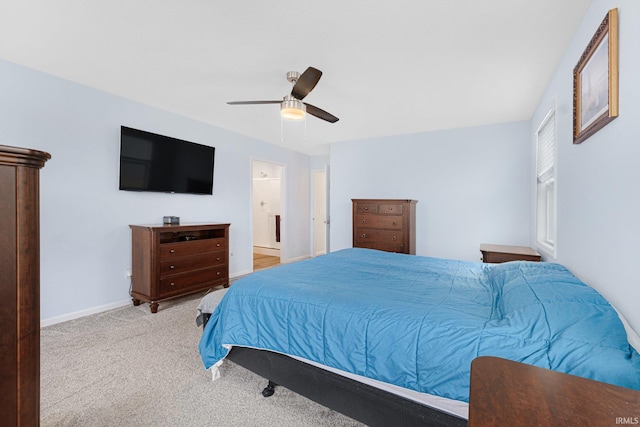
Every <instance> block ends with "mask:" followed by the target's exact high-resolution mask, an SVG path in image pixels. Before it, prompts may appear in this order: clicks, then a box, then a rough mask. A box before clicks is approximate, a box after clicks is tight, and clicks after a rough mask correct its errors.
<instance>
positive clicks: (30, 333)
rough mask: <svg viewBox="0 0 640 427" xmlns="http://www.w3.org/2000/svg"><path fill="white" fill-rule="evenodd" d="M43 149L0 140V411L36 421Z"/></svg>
mask: <svg viewBox="0 0 640 427" xmlns="http://www.w3.org/2000/svg"><path fill="white" fill-rule="evenodd" d="M50 158H51V155H49V153H45V152H43V151H37V150H31V149H27V148H18V147H8V146H4V145H0V325H1V326H0V344H1V345H0V348H1V349H2V353H1V354H2V360H1V362H0V414H2V421H3V423H2V424H3V425H6V426H37V425H39V423H40V213H39V205H40V203H39V194H40V190H39V188H40V184H39V179H40V178H39V175H40V168H42V167H43V166H44V163H45V162H46V161H47V160H49V159H50Z"/></svg>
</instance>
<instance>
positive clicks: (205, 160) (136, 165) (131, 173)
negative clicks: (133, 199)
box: [120, 126, 215, 194]
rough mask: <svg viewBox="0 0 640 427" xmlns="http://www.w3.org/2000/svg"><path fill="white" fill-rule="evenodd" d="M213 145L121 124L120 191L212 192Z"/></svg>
mask: <svg viewBox="0 0 640 427" xmlns="http://www.w3.org/2000/svg"><path fill="white" fill-rule="evenodd" d="M214 158H215V148H214V147H209V146H207V145H202V144H196V143H193V142H188V141H183V140H181V139H176V138H171V137H168V136H163V135H158V134H155V133H150V132H145V131H142V130H137V129H132V128H129V127H126V126H122V127H121V132H120V190H129V191H155V192H161V193H189V194H213V165H214Z"/></svg>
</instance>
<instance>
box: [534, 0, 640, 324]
mask: <svg viewBox="0 0 640 427" xmlns="http://www.w3.org/2000/svg"><path fill="white" fill-rule="evenodd" d="M613 7H618V11H619V18H620V19H619V21H620V31H619V39H620V50H619V55H620V63H619V66H620V70H619V71H620V72H619V78H620V84H619V87H620V92H619V94H620V104H619V105H620V116H619V117H618V118H617V119H615V120H614V121H612V122H611V123H609V124H608V125H607V126H606V127H605V128H603V129H602V130H600V131H599V132H597V133H596V134H595V135H593V136H591V137H590V138H589V139H587V140H586V141H584V142H583V143H582V144H579V145H573V143H572V141H573V139H572V129H573V116H572V114H573V68H574V67H575V65H576V64H577V63H578V60H579V59H580V56H581V55H582V52H583V51H584V49H585V48H586V47H587V45H588V43H589V41H590V40H591V37H592V36H593V34H594V33H595V31H596V30H597V28H598V26H599V25H600V22H602V19H603V18H604V17H605V15H606V14H607V11H608V10H609V9H611V8H613ZM639 43H640V2H638V1H637V0H620V1H617V2H610V1H606V0H594V1H593V3H592V5H591V7H590V8H589V10H588V11H587V14H586V15H585V18H584V20H583V21H582V24H581V25H580V27H579V29H578V31H577V32H576V35H575V36H574V38H573V40H572V42H571V44H570V45H569V48H568V49H567V51H566V53H565V55H564V57H563V60H562V62H561V64H560V66H559V67H558V69H557V71H556V73H555V76H554V77H553V79H552V81H551V83H550V84H549V86H548V88H547V90H546V93H545V95H544V97H543V98H542V100H541V102H540V104H539V106H538V108H537V110H536V112H535V114H534V115H533V118H532V120H531V130H530V134H531V135H533V134H534V133H535V130H536V129H537V127H538V126H539V124H540V123H541V121H542V119H543V118H544V116H545V115H546V114H547V112H548V111H549V109H550V108H556V123H557V128H558V176H557V191H558V195H557V197H558V200H557V215H558V235H557V261H558V262H560V263H561V264H564V265H565V266H567V267H568V268H569V269H570V270H571V271H572V272H573V273H574V274H576V275H577V276H578V277H580V278H581V279H582V280H583V281H585V282H586V283H588V284H589V285H591V286H593V287H594V288H596V289H597V290H598V291H599V292H600V293H602V294H603V295H604V296H605V297H606V298H607V299H608V300H609V301H610V302H612V303H613V304H614V305H615V306H616V308H618V309H619V310H620V311H621V312H622V313H623V314H624V315H625V317H627V319H628V320H629V321H630V323H631V324H632V326H633V327H634V329H635V331H640V276H639V275H638V266H639V265H640V245H639V244H638V239H639V238H640V220H639V215H640V189H639V186H640V79H639V78H638V76H640V50H638V47H639ZM531 150H532V152H533V150H535V140H534V139H533V136H532V140H531ZM533 226H534V224H533V222H532V225H531V230H532V236H534V234H533ZM531 242H532V244H533V243H534V239H533V238H532V241H531Z"/></svg>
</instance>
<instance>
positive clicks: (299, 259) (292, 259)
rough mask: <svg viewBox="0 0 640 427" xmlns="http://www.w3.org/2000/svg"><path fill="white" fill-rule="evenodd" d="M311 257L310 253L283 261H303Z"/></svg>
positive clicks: (285, 262) (284, 262)
mask: <svg viewBox="0 0 640 427" xmlns="http://www.w3.org/2000/svg"><path fill="white" fill-rule="evenodd" d="M309 258H311V257H310V256H309V255H304V256H299V257H297V258H290V259H288V260H285V261H283V262H282V263H283V264H289V263H291V262H296V261H302V260H304V259H309Z"/></svg>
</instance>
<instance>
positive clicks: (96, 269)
mask: <svg viewBox="0 0 640 427" xmlns="http://www.w3.org/2000/svg"><path fill="white" fill-rule="evenodd" d="M121 125H126V126H130V127H134V128H138V129H144V130H148V131H151V132H155V133H160V134H163V135H169V136H173V137H177V138H181V139H185V140H189V141H193V142H197V143H201V144H206V145H211V146H215V147H216V159H215V161H216V165H215V174H214V195H213V196H194V195H180V194H157V193H135V192H126V191H119V190H118V173H119V163H118V159H119V151H120V145H119V144H120V126H121ZM0 144H3V145H10V146H18V147H27V148H33V149H38V150H43V151H46V152H49V153H50V154H51V155H52V159H51V160H50V161H48V162H47V163H46V165H45V167H44V168H43V169H42V171H41V175H40V177H41V180H40V181H41V187H40V195H41V197H40V203H41V205H40V223H41V281H40V282H41V318H42V319H43V320H45V321H47V320H50V319H60V318H65V316H66V317H74V316H73V314H74V313H76V314H78V313H79V314H86V313H88V312H91V311H94V310H95V311H99V310H101V309H105V308H109V307H112V306H117V305H122V304H123V303H126V301H127V300H128V299H129V296H128V292H129V280H128V279H127V278H126V277H125V269H126V268H128V267H131V237H130V236H131V234H130V230H129V227H128V224H150V223H156V224H158V223H161V222H162V216H163V215H177V216H179V217H180V218H181V221H182V222H194V221H213V222H230V223H231V224H232V225H231V229H230V250H231V252H232V253H233V255H232V256H231V257H230V273H231V275H239V274H243V273H247V272H249V271H251V269H252V254H251V240H252V238H251V236H252V229H251V227H252V226H251V218H250V215H251V161H252V160H253V159H262V160H268V161H272V162H276V163H279V164H282V165H283V166H284V167H285V173H286V179H287V184H286V187H285V197H286V200H287V205H286V209H287V214H286V222H285V223H284V224H283V249H282V256H283V258H284V259H285V260H286V259H295V258H300V257H305V256H308V255H309V247H310V242H309V237H308V236H309V235H310V228H309V164H310V158H309V156H306V155H303V154H300V153H297V152H293V151H290V150H286V149H283V148H281V147H277V146H275V145H272V144H267V143H264V142H261V141H257V140H253V139H250V138H247V137H244V136H241V135H238V134H235V133H232V132H228V131H225V130H223V129H220V128H217V127H214V126H211V125H207V124H205V123H202V122H198V121H194V120H191V119H187V118H185V117H181V116H178V115H176V114H172V113H168V112H165V111H161V110H158V109H155V108H152V107H149V106H145V105H142V104H139V103H136V102H132V101H129V100H126V99H123V98H120V97H117V96H113V95H109V94H106V93H104V92H100V91H97V90H94V89H90V88H87V87H84V86H81V85H78V84H75V83H72V82H68V81H65V80H62V79H59V78H56V77H53V76H50V75H46V74H43V73H40V72H36V71H33V70H30V69H27V68H24V67H21V66H17V65H15V64H11V63H9V62H6V61H3V60H0ZM286 236H291V238H290V239H287V238H286ZM285 239H286V240H285ZM161 307H162V305H161ZM45 323H46V322H45Z"/></svg>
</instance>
